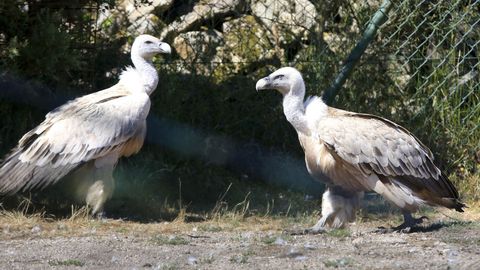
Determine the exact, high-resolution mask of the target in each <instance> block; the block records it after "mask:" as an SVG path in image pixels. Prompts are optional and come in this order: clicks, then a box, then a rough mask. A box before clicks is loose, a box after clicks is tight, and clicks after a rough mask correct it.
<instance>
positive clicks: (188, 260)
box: [187, 256, 198, 265]
mask: <svg viewBox="0 0 480 270" xmlns="http://www.w3.org/2000/svg"><path fill="white" fill-rule="evenodd" d="M187 262H188V264H190V265H195V264H197V263H198V260H197V258H195V257H193V256H188V258H187Z"/></svg>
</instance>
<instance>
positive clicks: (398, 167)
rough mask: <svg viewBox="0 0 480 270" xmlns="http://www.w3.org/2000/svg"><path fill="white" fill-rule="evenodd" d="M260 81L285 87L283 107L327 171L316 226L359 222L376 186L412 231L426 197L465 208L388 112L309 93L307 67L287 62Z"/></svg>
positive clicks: (314, 171) (318, 172)
mask: <svg viewBox="0 0 480 270" xmlns="http://www.w3.org/2000/svg"><path fill="white" fill-rule="evenodd" d="M256 89H257V91H258V90H264V89H275V90H277V91H279V92H280V93H281V94H282V95H283V111H284V114H285V116H286V118H287V120H288V121H289V122H290V124H291V125H292V126H293V127H294V128H295V130H296V131H297V134H298V138H299V141H300V144H301V146H302V148H303V150H304V152H305V162H306V166H307V170H308V172H309V173H310V174H311V175H312V176H313V177H314V178H317V179H320V178H321V179H325V177H322V176H323V175H326V176H328V180H327V183H326V185H327V188H326V191H325V193H324V194H323V197H322V217H321V219H320V220H319V221H318V222H317V224H315V225H314V226H313V227H312V228H310V229H309V230H307V232H310V233H318V232H322V231H324V230H325V227H326V226H330V227H333V228H339V227H343V226H345V225H346V223H347V222H352V221H353V220H354V218H355V210H356V209H357V208H358V207H359V203H360V200H361V199H362V197H363V192H365V191H375V192H377V193H378V194H380V195H382V196H383V197H384V198H385V199H387V200H388V201H390V202H392V203H393V204H394V205H396V206H398V207H399V208H400V209H401V210H402V212H403V216H404V222H403V223H402V224H401V225H400V226H398V227H396V228H395V229H396V230H402V231H409V230H410V229H411V228H412V227H413V226H415V225H416V224H418V223H420V222H421V221H422V219H421V218H420V219H415V218H413V217H412V214H411V213H412V212H415V211H416V210H418V208H419V207H420V206H421V205H431V206H444V207H447V208H452V209H455V210H457V211H459V212H463V210H462V208H463V207H465V205H464V204H463V203H462V202H461V201H460V200H459V195H458V192H457V190H456V188H455V187H454V186H453V184H452V183H451V182H450V181H449V180H448V178H447V177H446V176H445V175H444V174H443V173H442V172H441V171H440V170H439V169H438V168H437V167H436V166H435V164H434V162H433V155H432V153H431V151H430V150H429V149H428V148H427V147H426V146H425V145H424V144H423V143H422V142H420V141H419V140H418V139H417V138H416V137H415V136H414V135H413V134H412V133H410V132H409V131H408V130H406V129H405V128H403V127H401V126H400V125H398V124H395V123H394V122H392V121H389V120H387V119H385V118H382V117H378V116H375V115H370V114H363V113H354V112H349V111H344V110H340V109H336V108H332V107H329V106H327V105H326V104H325V103H324V102H323V101H322V99H321V98H319V97H316V96H313V97H309V98H308V99H307V100H306V101H304V96H305V84H304V81H303V78H302V75H301V74H300V72H299V71H298V70H296V69H295V68H292V67H284V68H281V69H279V70H277V71H275V72H273V73H272V74H270V75H269V76H268V77H265V78H263V79H260V80H259V81H258V82H257V84H256Z"/></svg>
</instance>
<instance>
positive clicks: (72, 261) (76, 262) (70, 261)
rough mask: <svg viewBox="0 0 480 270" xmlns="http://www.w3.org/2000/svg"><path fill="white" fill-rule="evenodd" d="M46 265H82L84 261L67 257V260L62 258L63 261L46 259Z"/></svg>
mask: <svg viewBox="0 0 480 270" xmlns="http://www.w3.org/2000/svg"><path fill="white" fill-rule="evenodd" d="M48 265H50V266H80V267H82V266H84V265H85V263H84V262H82V261H79V260H75V259H68V260H64V261H60V260H53V261H48Z"/></svg>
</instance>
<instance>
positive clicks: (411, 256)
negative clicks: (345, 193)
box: [0, 206, 480, 269]
mask: <svg viewBox="0 0 480 270" xmlns="http://www.w3.org/2000/svg"><path fill="white" fill-rule="evenodd" d="M26 212H27V211H26V210H25V209H23V210H22V209H21V208H20V210H17V211H1V212H0V249H1V250H2V253H1V254H0V268H2V269H6V268H12V267H14V268H40V269H43V268H50V267H60V266H61V267H67V268H69V267H72V268H75V269H76V268H80V267H85V268H86V269H87V268H88V269H90V268H102V269H117V268H138V269H139V268H146V269H148V268H152V269H196V268H201V269H234V268H235V269H252V268H253V269H320V268H340V269H375V268H377V269H381V268H383V269H384V268H406V269H409V268H415V269H423V268H425V269H438V268H443V269H446V268H449V267H450V268H454V269H456V268H461V267H465V268H466V269H469V267H472V266H474V265H478V263H479V262H480V251H479V249H478V246H480V234H478V232H479V231H480V220H479V216H480V215H479V213H480V211H479V209H478V208H477V207H476V206H475V207H470V208H468V209H467V210H466V212H465V213H463V214H462V213H456V212H454V211H449V210H439V211H432V210H429V209H427V210H426V211H423V212H422V213H420V214H421V215H427V216H428V217H429V220H427V221H426V222H425V224H423V225H422V227H421V228H422V229H421V230H418V231H416V232H414V233H410V234H402V233H388V234H380V233H375V232H374V231H375V229H376V228H377V227H378V226H387V227H388V226H395V225H398V224H399V223H400V222H401V218H400V217H399V215H397V214H391V213H388V212H383V213H379V214H371V213H368V214H366V213H360V215H359V217H358V219H357V221H356V222H355V223H353V224H351V225H350V226H349V227H348V228H346V229H340V230H330V231H328V232H327V233H324V234H320V235H290V234H288V233H286V231H288V230H289V229H295V228H297V229H298V228H307V227H308V226H311V225H313V224H314V223H315V222H316V220H317V219H318V213H313V214H312V213H306V214H305V215H297V216H285V215H265V214H263V215H259V214H251V213H250V212H249V211H248V209H247V207H237V208H235V209H231V210H230V211H217V212H212V213H209V214H208V215H206V216H205V217H198V214H196V213H189V212H188V211H185V210H181V211H179V212H178V216H177V218H176V219H174V220H172V221H158V222H144V223H142V222H138V221H125V220H120V219H105V220H97V219H92V218H90V217H89V216H88V215H87V214H86V211H85V209H74V210H72V215H71V216H70V217H68V218H59V219H58V218H53V217H49V216H48V214H46V213H43V212H39V213H33V214H27V213H26ZM190 220H196V221H195V222H191V221H190ZM475 263H476V264H475Z"/></svg>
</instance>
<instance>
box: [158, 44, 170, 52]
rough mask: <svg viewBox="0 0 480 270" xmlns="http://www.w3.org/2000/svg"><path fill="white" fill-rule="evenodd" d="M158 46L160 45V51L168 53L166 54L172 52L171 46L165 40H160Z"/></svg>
mask: <svg viewBox="0 0 480 270" xmlns="http://www.w3.org/2000/svg"><path fill="white" fill-rule="evenodd" d="M159 47H160V53H168V54H170V53H172V48H171V47H170V45H168V44H167V43H165V42H160V44H159Z"/></svg>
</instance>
